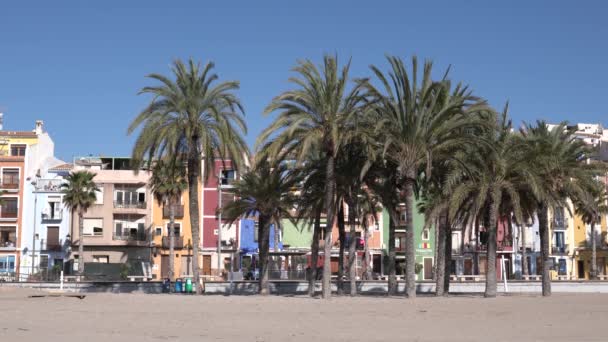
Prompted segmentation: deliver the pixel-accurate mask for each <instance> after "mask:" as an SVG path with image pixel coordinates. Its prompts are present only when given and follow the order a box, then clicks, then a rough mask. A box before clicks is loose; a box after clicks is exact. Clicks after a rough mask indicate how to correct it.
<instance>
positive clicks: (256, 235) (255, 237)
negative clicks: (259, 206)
mask: <svg viewBox="0 0 608 342" xmlns="http://www.w3.org/2000/svg"><path fill="white" fill-rule="evenodd" d="M259 238H260V223H259V222H258V221H255V222H254V223H253V241H254V242H258V240H259Z"/></svg>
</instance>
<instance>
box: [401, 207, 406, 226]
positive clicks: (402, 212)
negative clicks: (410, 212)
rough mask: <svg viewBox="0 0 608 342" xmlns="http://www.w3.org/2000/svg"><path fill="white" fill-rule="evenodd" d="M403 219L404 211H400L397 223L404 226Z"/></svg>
mask: <svg viewBox="0 0 608 342" xmlns="http://www.w3.org/2000/svg"><path fill="white" fill-rule="evenodd" d="M405 219H406V215H405V210H402V211H400V212H399V223H400V224H405Z"/></svg>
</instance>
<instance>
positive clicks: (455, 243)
mask: <svg viewBox="0 0 608 342" xmlns="http://www.w3.org/2000/svg"><path fill="white" fill-rule="evenodd" d="M452 252H453V253H458V252H460V234H459V233H457V232H452Z"/></svg>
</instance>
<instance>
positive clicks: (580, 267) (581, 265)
mask: <svg viewBox="0 0 608 342" xmlns="http://www.w3.org/2000/svg"><path fill="white" fill-rule="evenodd" d="M576 269H577V272H578V279H585V261H584V260H578V261H577V262H576Z"/></svg>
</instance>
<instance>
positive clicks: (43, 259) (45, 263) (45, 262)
mask: <svg viewBox="0 0 608 342" xmlns="http://www.w3.org/2000/svg"><path fill="white" fill-rule="evenodd" d="M38 267H40V268H42V269H47V268H49V255H48V254H40V260H39V263H38Z"/></svg>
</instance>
